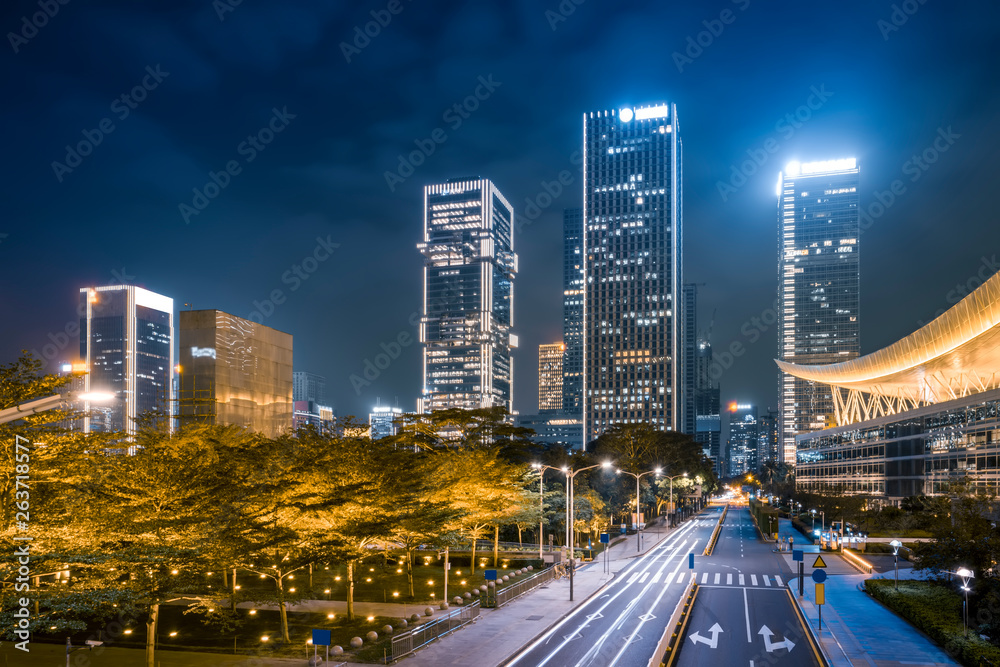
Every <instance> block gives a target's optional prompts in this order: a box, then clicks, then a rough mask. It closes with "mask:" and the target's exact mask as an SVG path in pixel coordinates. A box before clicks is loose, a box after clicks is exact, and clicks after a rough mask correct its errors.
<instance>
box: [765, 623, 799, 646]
mask: <svg viewBox="0 0 1000 667" xmlns="http://www.w3.org/2000/svg"><path fill="white" fill-rule="evenodd" d="M757 634H758V635H760V636H762V637H763V638H764V650H765V651H767V652H768V653H774V652H775V651H777V650H778V649H779V648H786V649H788V650H789V651H791V650H792V649H793V648H795V643H794V642H793V641H792V640H791V639H788V638H787V637H786V638H785V639H783V640H781V641H780V642H772V641H771V636H772V635H773V634H774V633H773V632H771V629H770V628H768V627H767V626H766V625H762V626H761V627H760V631H759V632H757Z"/></svg>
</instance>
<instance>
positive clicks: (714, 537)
mask: <svg viewBox="0 0 1000 667" xmlns="http://www.w3.org/2000/svg"><path fill="white" fill-rule="evenodd" d="M728 512H729V505H728V504H727V505H726V506H725V507H724V508H723V510H722V514H721V515H720V516H719V523H718V524H716V526H715V530H713V531H712V537H710V538H709V540H708V545H706V546H705V555H706V556H711V555H712V551H713V550H714V549H715V543H716V542H718V541H719V534H720V533H721V532H722V523H723V522H724V521H725V520H726V514H727V513H728Z"/></svg>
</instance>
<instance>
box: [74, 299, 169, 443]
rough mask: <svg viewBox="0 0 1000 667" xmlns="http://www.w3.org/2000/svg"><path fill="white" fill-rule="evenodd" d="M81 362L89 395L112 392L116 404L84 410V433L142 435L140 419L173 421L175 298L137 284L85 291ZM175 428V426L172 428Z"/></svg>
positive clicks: (81, 304)
mask: <svg viewBox="0 0 1000 667" xmlns="http://www.w3.org/2000/svg"><path fill="white" fill-rule="evenodd" d="M80 300H81V303H80V313H82V314H83V315H82V317H81V318H80V359H81V360H82V362H83V363H84V364H86V368H87V369H88V371H89V372H88V373H87V375H86V378H85V380H84V391H88V392H110V393H113V394H115V398H114V399H113V400H112V402H110V403H108V404H104V405H97V404H96V403H93V404H90V405H89V406H84V407H85V409H88V408H89V413H90V416H87V417H85V418H84V420H83V429H84V432H86V433H89V432H91V431H124V432H125V433H126V434H127V435H130V436H131V435H133V434H134V433H135V432H136V428H137V426H139V425H140V424H139V423H138V422H139V420H140V419H145V418H147V417H150V418H152V417H154V416H156V415H160V416H163V417H165V418H166V421H167V424H168V425H169V421H170V415H171V410H170V405H171V400H172V399H173V382H172V375H173V369H174V301H173V299H171V298H169V297H166V296H163V295H161V294H156V293H155V292H150V291H149V290H146V289H143V288H141V287H134V286H132V285H107V286H105V287H84V288H82V289H81V290H80ZM168 427H169V426H168Z"/></svg>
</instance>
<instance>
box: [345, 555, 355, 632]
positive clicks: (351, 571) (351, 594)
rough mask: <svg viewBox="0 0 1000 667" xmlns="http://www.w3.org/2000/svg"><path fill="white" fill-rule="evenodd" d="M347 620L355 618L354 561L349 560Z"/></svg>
mask: <svg viewBox="0 0 1000 667" xmlns="http://www.w3.org/2000/svg"><path fill="white" fill-rule="evenodd" d="M347 620H348V621H353V620H354V561H353V560H349V561H347Z"/></svg>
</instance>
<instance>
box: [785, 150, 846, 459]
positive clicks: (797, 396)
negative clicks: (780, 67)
mask: <svg viewBox="0 0 1000 667" xmlns="http://www.w3.org/2000/svg"><path fill="white" fill-rule="evenodd" d="M859 179H860V170H859V168H858V164H857V161H856V160H855V159H854V158H846V159H838V160H827V161H823V162H806V163H802V164H799V163H797V162H792V163H789V164H788V165H787V167H786V168H785V170H784V172H782V173H781V174H779V176H778V193H777V194H778V258H779V259H778V301H779V308H778V332H779V333H778V358H779V359H780V360H782V361H787V362H790V363H794V364H797V365H816V364H834V363H840V362H844V361H849V360H851V359H854V358H856V357H857V356H858V355H859V354H860V352H861V343H860V322H859V313H858V307H859V302H860V284H861V276H860V261H859V260H860V256H859V253H858V248H859V246H858V239H859V237H860V234H861V229H860V219H859V216H858V187H859ZM778 400H779V415H780V418H781V443H780V447H781V451H782V460H783V461H784V462H785V463H787V464H789V465H794V464H795V436H796V435H799V434H802V433H809V432H811V431H819V430H821V429H824V428H828V427H830V426H832V425H833V424H834V403H833V394H832V390H831V389H830V387H829V385H825V384H822V383H817V382H814V381H812V380H805V379H802V378H797V377H795V376H793V375H789V374H787V373H782V374H781V376H780V378H779V396H778Z"/></svg>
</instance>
